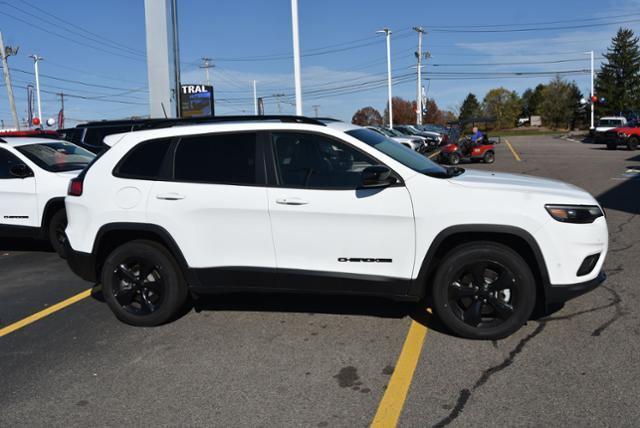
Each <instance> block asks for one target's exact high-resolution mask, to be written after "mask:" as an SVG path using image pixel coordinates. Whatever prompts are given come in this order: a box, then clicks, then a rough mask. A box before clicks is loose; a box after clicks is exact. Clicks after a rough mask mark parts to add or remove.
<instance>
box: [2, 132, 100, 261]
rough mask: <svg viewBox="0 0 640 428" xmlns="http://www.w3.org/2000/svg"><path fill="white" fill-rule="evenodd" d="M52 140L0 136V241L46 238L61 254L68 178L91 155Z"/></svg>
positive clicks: (8, 134)
mask: <svg viewBox="0 0 640 428" xmlns="http://www.w3.org/2000/svg"><path fill="white" fill-rule="evenodd" d="M44 136H48V138H43V137H44ZM54 136H55V133H46V132H38V131H34V132H31V131H21V132H5V133H0V237H2V238H8V237H29V238H44V239H48V240H49V241H50V242H51V245H52V246H53V248H54V249H55V250H56V251H58V253H60V254H61V255H63V242H64V239H65V235H64V229H65V227H66V226H67V216H66V213H65V210H64V197H65V195H66V193H67V187H68V185H69V180H70V179H72V178H74V177H75V176H77V175H78V174H79V173H80V171H82V170H83V169H84V168H85V167H86V166H87V165H88V164H89V162H91V160H92V159H93V158H94V157H95V155H94V154H93V153H90V152H88V151H86V150H84V149H82V148H80V147H78V146H76V145H75V144H72V143H68V142H66V141H60V140H57V139H54V138H53V137H54Z"/></svg>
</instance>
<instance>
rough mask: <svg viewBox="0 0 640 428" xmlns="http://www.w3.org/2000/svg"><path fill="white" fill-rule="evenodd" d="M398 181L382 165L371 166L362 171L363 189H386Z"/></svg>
mask: <svg viewBox="0 0 640 428" xmlns="http://www.w3.org/2000/svg"><path fill="white" fill-rule="evenodd" d="M397 181H398V180H397V179H396V177H394V176H393V175H392V174H391V170H390V169H389V168H387V167H386V166H384V165H372V166H368V167H366V168H365V169H363V170H362V184H361V187H363V188H372V187H387V186H390V185H392V184H395V183H396V182H397Z"/></svg>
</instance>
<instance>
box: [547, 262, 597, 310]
mask: <svg viewBox="0 0 640 428" xmlns="http://www.w3.org/2000/svg"><path fill="white" fill-rule="evenodd" d="M606 279H607V274H606V273H605V271H603V270H602V271H600V273H599V274H598V276H597V277H595V278H594V279H592V280H590V281H585V282H579V283H577V284H566V285H549V286H548V287H547V288H546V290H545V296H544V297H545V302H546V303H547V304H554V303H564V302H566V301H567V300H571V299H573V298H574V297H578V296H580V295H582V294H584V293H588V292H589V291H591V290H594V289H595V288H597V287H598V286H599V285H600V284H602V283H603V282H604V281H605V280H606Z"/></svg>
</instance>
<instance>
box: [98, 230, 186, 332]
mask: <svg viewBox="0 0 640 428" xmlns="http://www.w3.org/2000/svg"><path fill="white" fill-rule="evenodd" d="M132 256H135V257H143V258H145V259H148V260H149V261H150V262H152V263H154V264H155V265H157V266H158V271H159V273H160V275H162V277H163V280H164V282H165V296H164V300H163V302H162V304H161V305H160V307H159V308H158V310H156V311H155V312H153V313H151V314H148V315H136V314H132V313H130V312H128V311H127V310H125V309H124V308H123V307H122V306H120V304H119V303H118V302H117V300H116V299H115V296H114V294H113V286H114V284H113V271H114V270H115V268H116V267H117V266H118V265H119V264H120V263H122V262H123V261H124V260H125V259H126V258H128V257H132ZM101 282H102V291H103V295H104V299H105V301H106V302H107V304H108V305H109V307H110V308H111V310H112V311H113V313H114V314H115V315H116V317H117V318H118V319H119V320H121V321H123V322H125V323H127V324H131V325H136V326H147V327H150V326H157V325H161V324H164V323H166V322H168V321H169V320H171V318H172V317H173V316H174V315H175V314H176V313H177V312H178V310H179V309H180V308H181V307H182V306H183V305H184V303H185V301H186V297H187V286H186V283H185V281H184V279H183V278H182V273H181V272H180V268H179V266H178V264H177V263H176V262H175V260H174V258H173V257H172V256H171V254H170V253H169V252H168V251H167V250H166V249H165V248H164V247H163V246H162V245H160V244H157V243H155V242H152V241H143V240H140V241H132V242H129V243H127V244H124V245H122V246H120V247H118V248H116V249H115V250H113V251H112V252H111V254H109V256H107V258H106V259H105V262H104V265H103V267H102V272H101Z"/></svg>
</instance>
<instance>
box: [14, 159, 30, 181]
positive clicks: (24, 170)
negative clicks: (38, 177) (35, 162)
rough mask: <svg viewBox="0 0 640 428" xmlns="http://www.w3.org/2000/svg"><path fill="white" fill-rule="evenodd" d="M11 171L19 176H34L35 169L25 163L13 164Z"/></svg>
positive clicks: (15, 175)
mask: <svg viewBox="0 0 640 428" xmlns="http://www.w3.org/2000/svg"><path fill="white" fill-rule="evenodd" d="M9 172H10V173H11V175H13V176H14V177H17V178H27V177H33V171H31V168H29V167H28V166H26V165H25V164H23V163H19V164H17V165H14V166H12V167H11V169H10V170H9Z"/></svg>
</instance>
